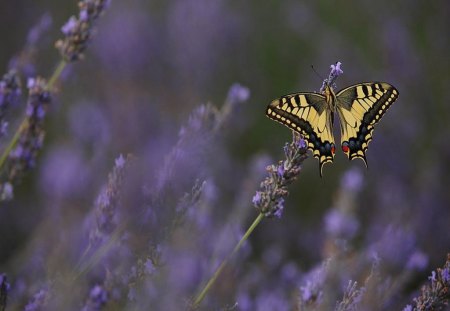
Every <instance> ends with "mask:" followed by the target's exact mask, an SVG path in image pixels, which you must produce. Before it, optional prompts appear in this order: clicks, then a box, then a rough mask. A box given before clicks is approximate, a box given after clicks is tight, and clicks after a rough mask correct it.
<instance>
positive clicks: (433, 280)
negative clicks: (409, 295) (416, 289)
mask: <svg viewBox="0 0 450 311" xmlns="http://www.w3.org/2000/svg"><path fill="white" fill-rule="evenodd" d="M428 279H429V280H430V283H429V284H426V285H424V286H423V287H422V290H421V292H422V293H421V295H420V296H419V297H417V298H414V305H413V306H410V305H408V306H406V307H405V309H406V308H409V310H412V311H426V310H444V308H446V307H448V304H449V299H450V253H449V254H447V261H446V262H445V264H444V266H443V267H442V268H437V269H436V271H432V272H431V276H430V277H428Z"/></svg>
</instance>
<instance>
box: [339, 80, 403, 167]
mask: <svg viewBox="0 0 450 311" xmlns="http://www.w3.org/2000/svg"><path fill="white" fill-rule="evenodd" d="M397 97H398V91H397V89H396V88H395V87H393V86H392V85H390V84H388V83H385V82H369V83H360V84H356V85H352V86H349V87H347V88H345V89H343V90H341V91H339V92H338V93H337V94H336V108H337V111H338V113H339V117H340V121H341V122H340V123H341V142H342V151H344V153H345V154H346V155H347V156H348V158H349V160H353V159H355V158H360V159H362V160H363V161H364V163H365V164H366V166H367V160H366V150H367V147H368V145H369V142H370V141H371V140H372V132H373V129H374V126H375V124H377V123H378V121H380V119H381V117H382V116H383V115H384V113H385V112H386V111H387V109H388V108H389V107H390V106H391V105H392V103H393V102H394V101H395V100H396V99H397Z"/></svg>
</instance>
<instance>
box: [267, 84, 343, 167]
mask: <svg viewBox="0 0 450 311" xmlns="http://www.w3.org/2000/svg"><path fill="white" fill-rule="evenodd" d="M266 114H267V116H268V117H269V118H271V119H273V120H275V121H278V122H280V123H282V124H284V125H286V126H288V127H289V128H291V129H292V130H294V131H296V132H299V133H301V134H302V136H303V138H304V140H305V141H306V142H307V146H308V149H310V150H312V152H313V155H314V157H316V158H318V159H319V168H320V174H321V175H322V167H323V165H324V164H325V163H327V162H333V158H334V149H335V147H334V137H333V113H332V111H331V110H330V109H329V108H328V105H327V103H326V99H325V96H324V95H322V94H316V93H296V94H290V95H286V96H283V97H281V98H279V99H275V100H273V101H272V102H271V103H270V105H269V106H268V107H267V111H266Z"/></svg>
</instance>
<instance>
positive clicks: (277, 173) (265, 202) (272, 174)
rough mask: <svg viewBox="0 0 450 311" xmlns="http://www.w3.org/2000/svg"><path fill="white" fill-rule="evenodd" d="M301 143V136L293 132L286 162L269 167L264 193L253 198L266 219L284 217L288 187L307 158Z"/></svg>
mask: <svg viewBox="0 0 450 311" xmlns="http://www.w3.org/2000/svg"><path fill="white" fill-rule="evenodd" d="M300 141H301V138H300V135H299V134H298V133H296V132H293V137H292V142H291V143H290V144H286V145H285V146H284V153H285V156H286V160H284V161H279V163H278V164H277V165H269V166H267V168H266V170H267V172H268V173H269V176H268V177H266V179H265V180H264V181H263V182H262V183H261V188H262V191H257V192H256V194H255V195H254V196H253V200H252V202H253V205H254V206H255V207H256V209H257V210H258V211H259V212H260V213H263V214H264V215H265V216H266V217H273V216H275V217H278V218H279V217H281V215H282V212H283V209H284V198H285V197H286V196H287V195H288V193H289V192H288V190H287V186H288V185H289V184H290V183H292V182H293V181H294V180H295V179H296V178H297V176H298V174H299V173H300V167H301V163H302V162H303V161H304V160H305V159H306V158H307V155H306V148H299V145H300V143H299V142H300Z"/></svg>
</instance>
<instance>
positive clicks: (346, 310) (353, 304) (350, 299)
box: [335, 281, 364, 311]
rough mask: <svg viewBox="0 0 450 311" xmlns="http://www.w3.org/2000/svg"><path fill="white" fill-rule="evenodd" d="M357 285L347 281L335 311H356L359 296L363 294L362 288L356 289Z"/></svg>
mask: <svg viewBox="0 0 450 311" xmlns="http://www.w3.org/2000/svg"><path fill="white" fill-rule="evenodd" d="M357 286H358V283H357V282H352V281H349V282H348V285H347V288H346V289H345V292H344V297H343V298H342V301H341V302H339V303H338V304H337V306H336V309H335V311H356V310H358V303H359V301H360V299H361V295H362V294H363V293H364V288H359V289H358V288H357Z"/></svg>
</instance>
